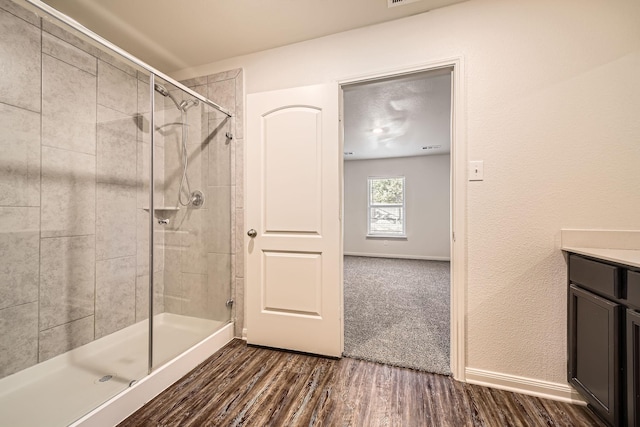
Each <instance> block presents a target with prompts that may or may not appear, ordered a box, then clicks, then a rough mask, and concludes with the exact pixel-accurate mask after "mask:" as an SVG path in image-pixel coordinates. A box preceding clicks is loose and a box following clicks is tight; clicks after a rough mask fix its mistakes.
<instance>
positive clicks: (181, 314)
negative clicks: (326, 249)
mask: <svg viewBox="0 0 640 427" xmlns="http://www.w3.org/2000/svg"><path fill="white" fill-rule="evenodd" d="M0 63H2V69H3V78H2V79H0V126H1V128H2V132H1V133H0V152H1V153H2V156H0V165H1V167H0V229H1V230H2V232H1V233H0V262H1V263H2V268H0V425H2V426H5V425H6V426H12V427H13V426H21V425H31V426H33V425H46V426H64V425H69V424H71V423H74V422H77V420H78V419H81V418H82V417H84V416H85V414H87V413H89V412H91V411H94V409H95V408H97V407H99V406H101V405H103V404H104V402H106V401H111V402H114V401H116V400H117V399H121V398H122V396H133V397H135V398H136V399H138V400H139V401H140V402H144V401H145V400H146V399H148V397H147V398H145V397H141V396H142V395H141V394H140V393H142V392H141V390H148V389H149V387H164V386H166V385H167V382H168V383H169V384H170V383H171V382H172V381H175V379H177V376H178V377H179V376H180V375H183V374H184V373H186V372H187V371H188V370H190V369H191V368H193V367H194V366H195V365H194V363H198V362H199V361H200V360H202V359H203V358H204V357H206V356H207V352H209V354H210V351H211V348H212V347H210V346H211V345H213V344H211V343H212V342H213V341H212V340H213V339H214V338H215V339H216V340H220V339H222V338H219V337H220V336H221V335H220V333H221V332H224V334H226V335H223V336H225V337H226V336H228V337H230V336H232V335H229V334H232V332H228V331H231V330H232V326H233V325H232V323H231V314H232V308H233V303H232V301H233V298H232V294H231V284H232V277H233V276H232V271H233V270H232V267H233V262H232V261H234V260H235V257H234V251H235V248H234V245H232V244H231V236H232V235H233V233H232V229H233V226H232V221H231V219H232V209H234V205H233V204H232V203H233V199H232V194H233V188H232V181H233V180H232V178H231V176H230V174H231V171H232V168H231V166H230V163H231V157H230V154H229V153H230V144H229V140H228V138H225V136H224V135H222V132H220V129H222V128H224V129H228V128H229V126H230V123H231V122H233V121H232V120H230V119H229V116H231V115H232V111H233V110H226V109H225V108H222V107H220V106H218V105H217V104H215V103H214V102H213V101H211V100H210V98H213V99H215V98H216V91H217V90H218V87H219V86H216V84H213V83H212V84H210V85H207V79H206V78H205V79H204V82H205V83H204V84H203V85H200V86H197V85H191V87H193V88H195V89H196V90H193V89H190V88H189V87H187V86H184V85H182V84H180V83H178V82H175V81H173V80H172V79H170V78H169V77H168V76H166V75H164V74H162V73H160V72H158V71H157V70H154V69H153V68H151V67H149V66H147V65H146V64H144V63H142V62H141V61H139V60H137V59H136V58H134V57H132V56H131V55H129V54H128V53H126V52H124V51H122V50H120V49H118V48H117V47H115V46H113V45H111V44H110V43H108V42H106V41H105V40H102V39H100V38H99V37H98V36H96V35H95V34H93V33H91V32H90V31H88V30H86V29H84V28H83V27H81V26H80V25H79V24H77V23H76V22H75V21H71V20H70V19H68V18H66V17H65V16H64V15H61V14H60V13H59V12H57V11H55V10H53V9H51V8H50V7H48V6H46V5H45V4H44V3H41V2H39V1H38V0H0ZM231 107H232V108H235V106H231ZM192 188H193V189H194V190H193V191H192ZM196 188H197V190H195V189H196ZM205 199H206V200H207V203H203V202H204V200H205ZM233 268H234V267H233ZM160 368H161V369H160ZM163 381H164V383H163ZM163 384H164V385H163ZM157 391H159V390H157ZM157 391H156V392H157ZM145 393H146V392H145ZM114 399H116V400H114ZM118 402H120V400H118ZM119 405H121V406H119V407H118V408H119V409H118V411H120V412H119V413H120V414H122V411H127V410H131V407H132V406H131V405H132V404H131V403H130V402H129V403H121V404H119ZM122 405H125V406H122ZM127 405H128V406H127ZM123 407H126V408H128V409H122V408H123ZM94 412H95V411H94ZM125 415H126V413H125ZM102 420H103V421H101V422H99V423H98V422H97V421H93V424H92V425H109V424H113V419H110V420H111V421H104V420H105V418H102ZM81 422H82V421H81ZM116 422H117V421H116Z"/></svg>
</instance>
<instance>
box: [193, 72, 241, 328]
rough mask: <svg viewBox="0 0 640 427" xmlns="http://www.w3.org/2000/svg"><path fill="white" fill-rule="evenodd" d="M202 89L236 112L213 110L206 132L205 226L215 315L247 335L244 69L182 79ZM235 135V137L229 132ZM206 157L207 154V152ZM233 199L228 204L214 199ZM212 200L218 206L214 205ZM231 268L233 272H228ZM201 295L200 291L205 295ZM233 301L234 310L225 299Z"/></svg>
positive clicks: (210, 97) (207, 272) (202, 229)
mask: <svg viewBox="0 0 640 427" xmlns="http://www.w3.org/2000/svg"><path fill="white" fill-rule="evenodd" d="M182 83H183V84H184V85H186V86H188V87H190V88H191V89H193V90H195V91H197V92H200V93H201V94H202V95H204V96H206V97H208V98H209V99H211V100H212V101H214V102H216V103H217V104H218V105H221V106H222V107H224V108H226V109H227V110H229V111H231V112H232V114H233V117H232V118H230V119H229V118H226V116H225V115H224V114H222V113H220V112H216V111H213V112H211V114H209V115H208V134H205V135H204V138H203V141H204V142H203V146H205V147H206V155H207V156H208V158H207V159H206V164H205V167H204V170H205V172H204V173H203V174H202V178H203V179H205V182H206V183H207V186H206V192H207V196H208V198H209V201H210V205H209V208H208V209H209V211H210V212H209V213H208V216H207V218H208V219H207V221H208V223H204V224H202V228H201V229H200V230H201V232H202V236H203V239H204V242H203V243H202V242H201V243H200V244H202V245H204V246H205V247H206V253H207V259H206V260H203V261H205V262H206V267H207V269H206V274H207V275H208V281H209V285H208V287H207V292H208V295H207V298H208V301H210V304H211V309H212V311H211V313H213V316H214V318H219V319H220V318H228V317H225V316H231V318H232V319H233V320H234V321H235V322H236V323H235V324H236V330H235V334H236V336H238V337H240V336H242V328H243V325H244V309H243V307H244V289H243V286H244V257H243V236H244V225H243V217H244V210H243V207H244V203H243V195H244V192H243V185H244V179H243V173H244V168H243V165H244V160H243V155H244V139H243V133H244V132H243V129H242V124H243V120H242V116H243V112H244V95H243V72H242V70H241V69H235V70H229V71H226V72H222V73H217V74H212V75H208V76H202V77H197V78H194V79H189V80H186V81H183V82H182ZM227 132H230V133H231V134H232V135H233V138H232V139H228V138H227V137H226V133H227ZM201 159H202V161H203V162H205V156H204V155H203V156H202V158H201ZM223 200H229V201H230V203H229V204H225V203H216V202H215V201H223ZM212 205H213V206H212ZM229 268H230V269H231V275H230V277H229V276H228V274H227V273H226V272H227V271H228V269H229ZM200 296H201V295H200ZM228 298H232V299H233V300H234V304H233V307H232V309H231V313H229V312H227V311H226V310H227V308H226V307H224V306H223V305H222V304H224V302H225V301H226V300H227V299H228Z"/></svg>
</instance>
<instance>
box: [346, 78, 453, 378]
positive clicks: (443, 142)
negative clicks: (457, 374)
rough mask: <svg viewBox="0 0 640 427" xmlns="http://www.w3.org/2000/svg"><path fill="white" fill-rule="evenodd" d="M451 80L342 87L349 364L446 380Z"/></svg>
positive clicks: (400, 80) (387, 81)
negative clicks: (354, 360)
mask: <svg viewBox="0 0 640 427" xmlns="http://www.w3.org/2000/svg"><path fill="white" fill-rule="evenodd" d="M451 73H452V70H451V69H448V68H444V69H436V70H429V71H423V72H416V73H410V74H406V75H402V76H397V77H392V78H386V79H379V80H375V81H367V82H362V83H353V84H349V85H344V86H342V91H343V110H344V119H343V123H344V160H345V162H344V229H343V234H344V255H345V258H344V281H343V288H344V316H345V321H344V327H345V343H344V347H345V349H344V355H345V356H348V357H354V358H359V359H364V360H371V361H375V362H380V363H386V364H391V365H394V366H402V367H406V368H413V369H418V370H422V371H427V372H433V373H439V374H445V375H446V374H450V373H451V369H450V366H449V358H450V352H449V347H450V336H449V327H450V325H449V323H450V319H449V317H450V309H449V308H450V298H449V293H450V287H451V281H450V249H451V245H450V242H449V240H450V233H451V231H450V224H451V215H450V203H451V198H450V169H451V168H450V159H451V156H450V152H451V107H452V105H451V93H452V91H451Z"/></svg>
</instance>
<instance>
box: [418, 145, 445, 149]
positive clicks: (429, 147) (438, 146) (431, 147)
mask: <svg viewBox="0 0 640 427" xmlns="http://www.w3.org/2000/svg"><path fill="white" fill-rule="evenodd" d="M440 147H442V145H426V146H424V147H422V149H423V150H435V149H437V148H440Z"/></svg>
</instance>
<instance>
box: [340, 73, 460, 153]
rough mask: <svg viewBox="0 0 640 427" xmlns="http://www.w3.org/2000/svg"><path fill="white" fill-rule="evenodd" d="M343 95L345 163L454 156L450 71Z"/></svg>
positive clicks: (354, 89) (365, 87) (387, 81)
mask: <svg viewBox="0 0 640 427" xmlns="http://www.w3.org/2000/svg"><path fill="white" fill-rule="evenodd" d="M343 90H344V98H343V105H344V152H345V155H344V159H345V160H360V159H377V158H389V157H411V156H422V155H432V154H446V153H449V152H450V151H451V137H450V135H451V119H450V118H451V70H450V69H442V70H434V71H427V72H422V73H415V74H408V75H404V76H399V77H394V78H389V79H385V80H378V81H374V82H367V83H358V84H354V85H350V86H343ZM425 147H428V148H425Z"/></svg>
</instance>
